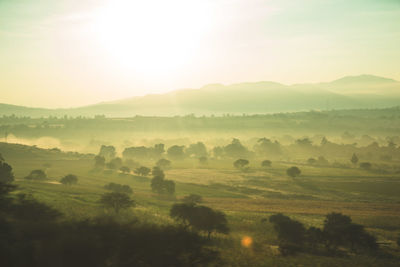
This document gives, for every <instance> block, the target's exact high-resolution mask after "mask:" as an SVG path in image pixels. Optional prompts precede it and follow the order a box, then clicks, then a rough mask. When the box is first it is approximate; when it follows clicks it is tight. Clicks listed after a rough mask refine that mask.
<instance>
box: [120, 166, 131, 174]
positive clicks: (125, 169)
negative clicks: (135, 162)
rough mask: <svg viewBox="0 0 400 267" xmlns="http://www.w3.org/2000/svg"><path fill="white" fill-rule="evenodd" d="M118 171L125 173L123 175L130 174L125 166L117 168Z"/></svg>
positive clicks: (129, 170)
mask: <svg viewBox="0 0 400 267" xmlns="http://www.w3.org/2000/svg"><path fill="white" fill-rule="evenodd" d="M119 170H120V171H121V172H122V173H125V174H128V173H130V172H131V169H129V167H127V166H122V167H121V168H119Z"/></svg>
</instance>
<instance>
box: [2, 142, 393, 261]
mask: <svg viewBox="0 0 400 267" xmlns="http://www.w3.org/2000/svg"><path fill="white" fill-rule="evenodd" d="M0 153H1V154H2V155H3V157H4V158H5V159H6V160H7V162H8V163H10V164H11V165H12V166H13V170H14V174H15V178H16V184H17V185H18V186H19V187H18V191H16V192H15V193H16V194H17V193H27V194H32V195H33V196H34V197H35V198H37V199H38V200H40V201H43V202H45V203H48V204H49V205H51V206H53V207H55V208H57V209H58V210H60V211H61V212H63V213H64V215H65V216H66V217H67V218H73V219H84V218H88V217H94V216H98V215H99V214H104V213H107V211H105V210H103V208H102V207H101V206H100V205H99V203H98V200H99V199H100V196H101V195H102V194H103V193H105V192H106V190H105V189H104V188H103V186H104V185H105V184H107V183H109V182H114V183H119V184H127V185H129V186H130V187H131V188H132V189H133V191H134V194H133V198H134V199H135V201H136V203H137V206H136V207H135V208H132V209H131V210H128V211H125V212H123V213H122V215H120V216H123V217H124V218H134V217H137V218H140V219H141V220H143V221H149V222H153V223H154V222H156V223H160V224H164V223H173V221H172V220H171V219H170V218H169V215H168V214H169V208H170V207H171V206H172V205H173V203H175V202H177V201H179V200H180V199H181V198H182V197H184V196H185V195H188V194H199V195H201V196H203V199H204V205H207V206H210V207H212V208H215V209H218V210H221V211H223V212H225V213H226V214H227V218H228V221H229V226H230V228H231V230H232V231H231V234H230V235H229V236H223V235H221V236H218V238H217V241H216V242H219V244H217V245H216V247H217V248H219V249H220V250H221V253H222V257H223V258H225V260H226V261H227V262H229V263H230V265H231V266H398V262H399V261H398V260H399V255H400V253H399V248H398V247H397V245H396V244H395V240H396V238H397V236H398V234H399V233H400V193H399V192H400V176H396V175H393V174H387V175H385V174H375V173H372V172H369V171H366V170H361V169H356V168H333V167H316V166H309V165H306V164H302V163H300V162H299V163H298V164H296V162H290V163H288V162H273V163H272V166H271V167H270V168H267V169H261V168H260V167H257V166H260V164H259V161H258V162H257V161H254V162H251V167H250V169H249V170H248V171H246V172H241V171H239V170H236V169H234V168H233V167H231V166H232V161H229V160H224V161H220V162H218V161H212V162H211V160H210V163H209V165H208V166H207V168H204V167H199V166H198V164H197V161H194V160H185V161H182V162H176V163H175V162H173V164H172V168H171V169H170V170H168V171H166V178H167V179H171V180H174V181H175V182H176V194H175V197H171V198H160V197H158V196H157V195H155V194H154V193H153V192H151V189H150V177H141V176H136V175H132V174H121V173H118V172H109V171H101V172H94V171H93V164H94V161H93V156H90V155H80V154H65V153H61V152H50V151H48V150H38V151H37V152H36V153H25V152H24V150H23V149H20V148H19V149H17V150H14V149H13V148H12V145H6V144H2V145H1V146H0ZM143 164H144V165H146V166H148V167H151V166H152V165H153V164H154V163H152V162H143ZM395 164H398V163H395ZM293 165H297V166H299V168H301V170H302V175H301V176H300V177H297V178H289V177H287V175H286V173H285V172H286V169H287V168H288V167H290V166H293ZM33 169H46V173H47V175H48V177H49V179H48V180H46V181H42V182H33V181H28V180H25V179H24V177H25V176H26V175H28V173H29V172H30V171H31V170H33ZM69 173H73V174H76V175H77V176H78V179H79V183H78V184H77V185H74V186H65V185H62V184H60V183H58V181H59V180H60V178H61V177H63V176H64V175H66V174H69ZM278 212H281V213H284V214H286V215H289V216H291V217H292V218H295V219H297V220H299V221H301V222H302V223H304V224H305V225H306V226H321V225H322V224H323V219H324V215H326V214H327V213H330V212H341V213H343V214H346V215H350V216H351V217H352V219H353V221H355V222H356V223H360V224H363V225H365V227H366V228H367V230H368V231H369V232H371V233H372V234H374V235H375V236H376V237H377V238H378V241H379V242H380V243H383V244H384V246H383V248H384V250H385V251H386V252H388V253H389V254H390V255H392V256H391V257H386V258H385V257H383V258H373V257H367V256H356V255H354V256H351V257H342V258H340V257H339V258H338V257H336V258H332V257H327V256H322V255H321V256H316V255H306V254H300V255H297V256H292V257H281V256H278V255H276V254H277V253H276V244H277V243H276V236H275V233H274V231H273V229H272V225H271V224H270V223H268V222H265V221H263V220H262V219H263V218H268V217H269V216H270V215H272V214H274V213H278ZM243 236H250V237H252V238H253V239H254V243H253V246H252V247H250V248H243V247H241V246H240V240H241V238H242V237H243Z"/></svg>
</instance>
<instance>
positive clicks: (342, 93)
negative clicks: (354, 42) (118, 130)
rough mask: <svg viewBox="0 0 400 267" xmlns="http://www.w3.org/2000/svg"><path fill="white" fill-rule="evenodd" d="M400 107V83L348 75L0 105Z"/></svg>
mask: <svg viewBox="0 0 400 267" xmlns="http://www.w3.org/2000/svg"><path fill="white" fill-rule="evenodd" d="M399 103H400V82H398V81H395V80H392V79H387V78H382V77H377V76H372V75H360V76H347V77H344V78H341V79H338V80H335V81H332V82H329V83H316V84H295V85H284V84H279V83H275V82H257V83H239V84H232V85H221V84H210V85H207V86H204V87H202V88H200V89H185V90H177V91H173V92H170V93H165V94H152V95H146V96H141V97H132V98H128V99H123V100H119V101H113V102H105V103H99V104H96V105H91V106H85V107H78V108H72V109H40V108H27V107H20V106H13V105H6V104H0V114H1V115H11V114H15V115H18V116H31V117H38V116H49V115H52V116H63V115H68V116H94V115H99V114H104V115H106V116H108V117H129V116H135V115H146V116H152V115H154V116H173V115H186V114H191V113H193V114H197V115H210V114H215V115H220V114H226V113H230V114H242V113H247V114H254V113H273V112H294V111H308V110H312V109H317V110H325V109H354V108H384V107H391V106H395V105H398V104H399Z"/></svg>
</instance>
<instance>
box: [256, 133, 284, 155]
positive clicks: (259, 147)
mask: <svg viewBox="0 0 400 267" xmlns="http://www.w3.org/2000/svg"><path fill="white" fill-rule="evenodd" d="M254 151H255V152H256V153H258V154H259V155H262V156H271V157H273V156H277V155H280V154H281V153H282V151H281V144H279V142H278V141H275V142H272V141H271V140H269V139H267V138H265V137H264V138H260V139H258V140H257V144H256V145H255V146H254Z"/></svg>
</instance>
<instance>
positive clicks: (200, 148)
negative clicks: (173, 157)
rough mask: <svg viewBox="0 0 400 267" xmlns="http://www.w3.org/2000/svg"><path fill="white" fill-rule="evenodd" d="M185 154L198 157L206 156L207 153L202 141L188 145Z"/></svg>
mask: <svg viewBox="0 0 400 267" xmlns="http://www.w3.org/2000/svg"><path fill="white" fill-rule="evenodd" d="M186 154H187V155H188V156H189V157H195V158H200V157H206V156H207V154H208V153H207V148H206V146H205V145H204V143H203V142H197V143H196V144H191V145H189V147H188V148H187V149H186Z"/></svg>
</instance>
